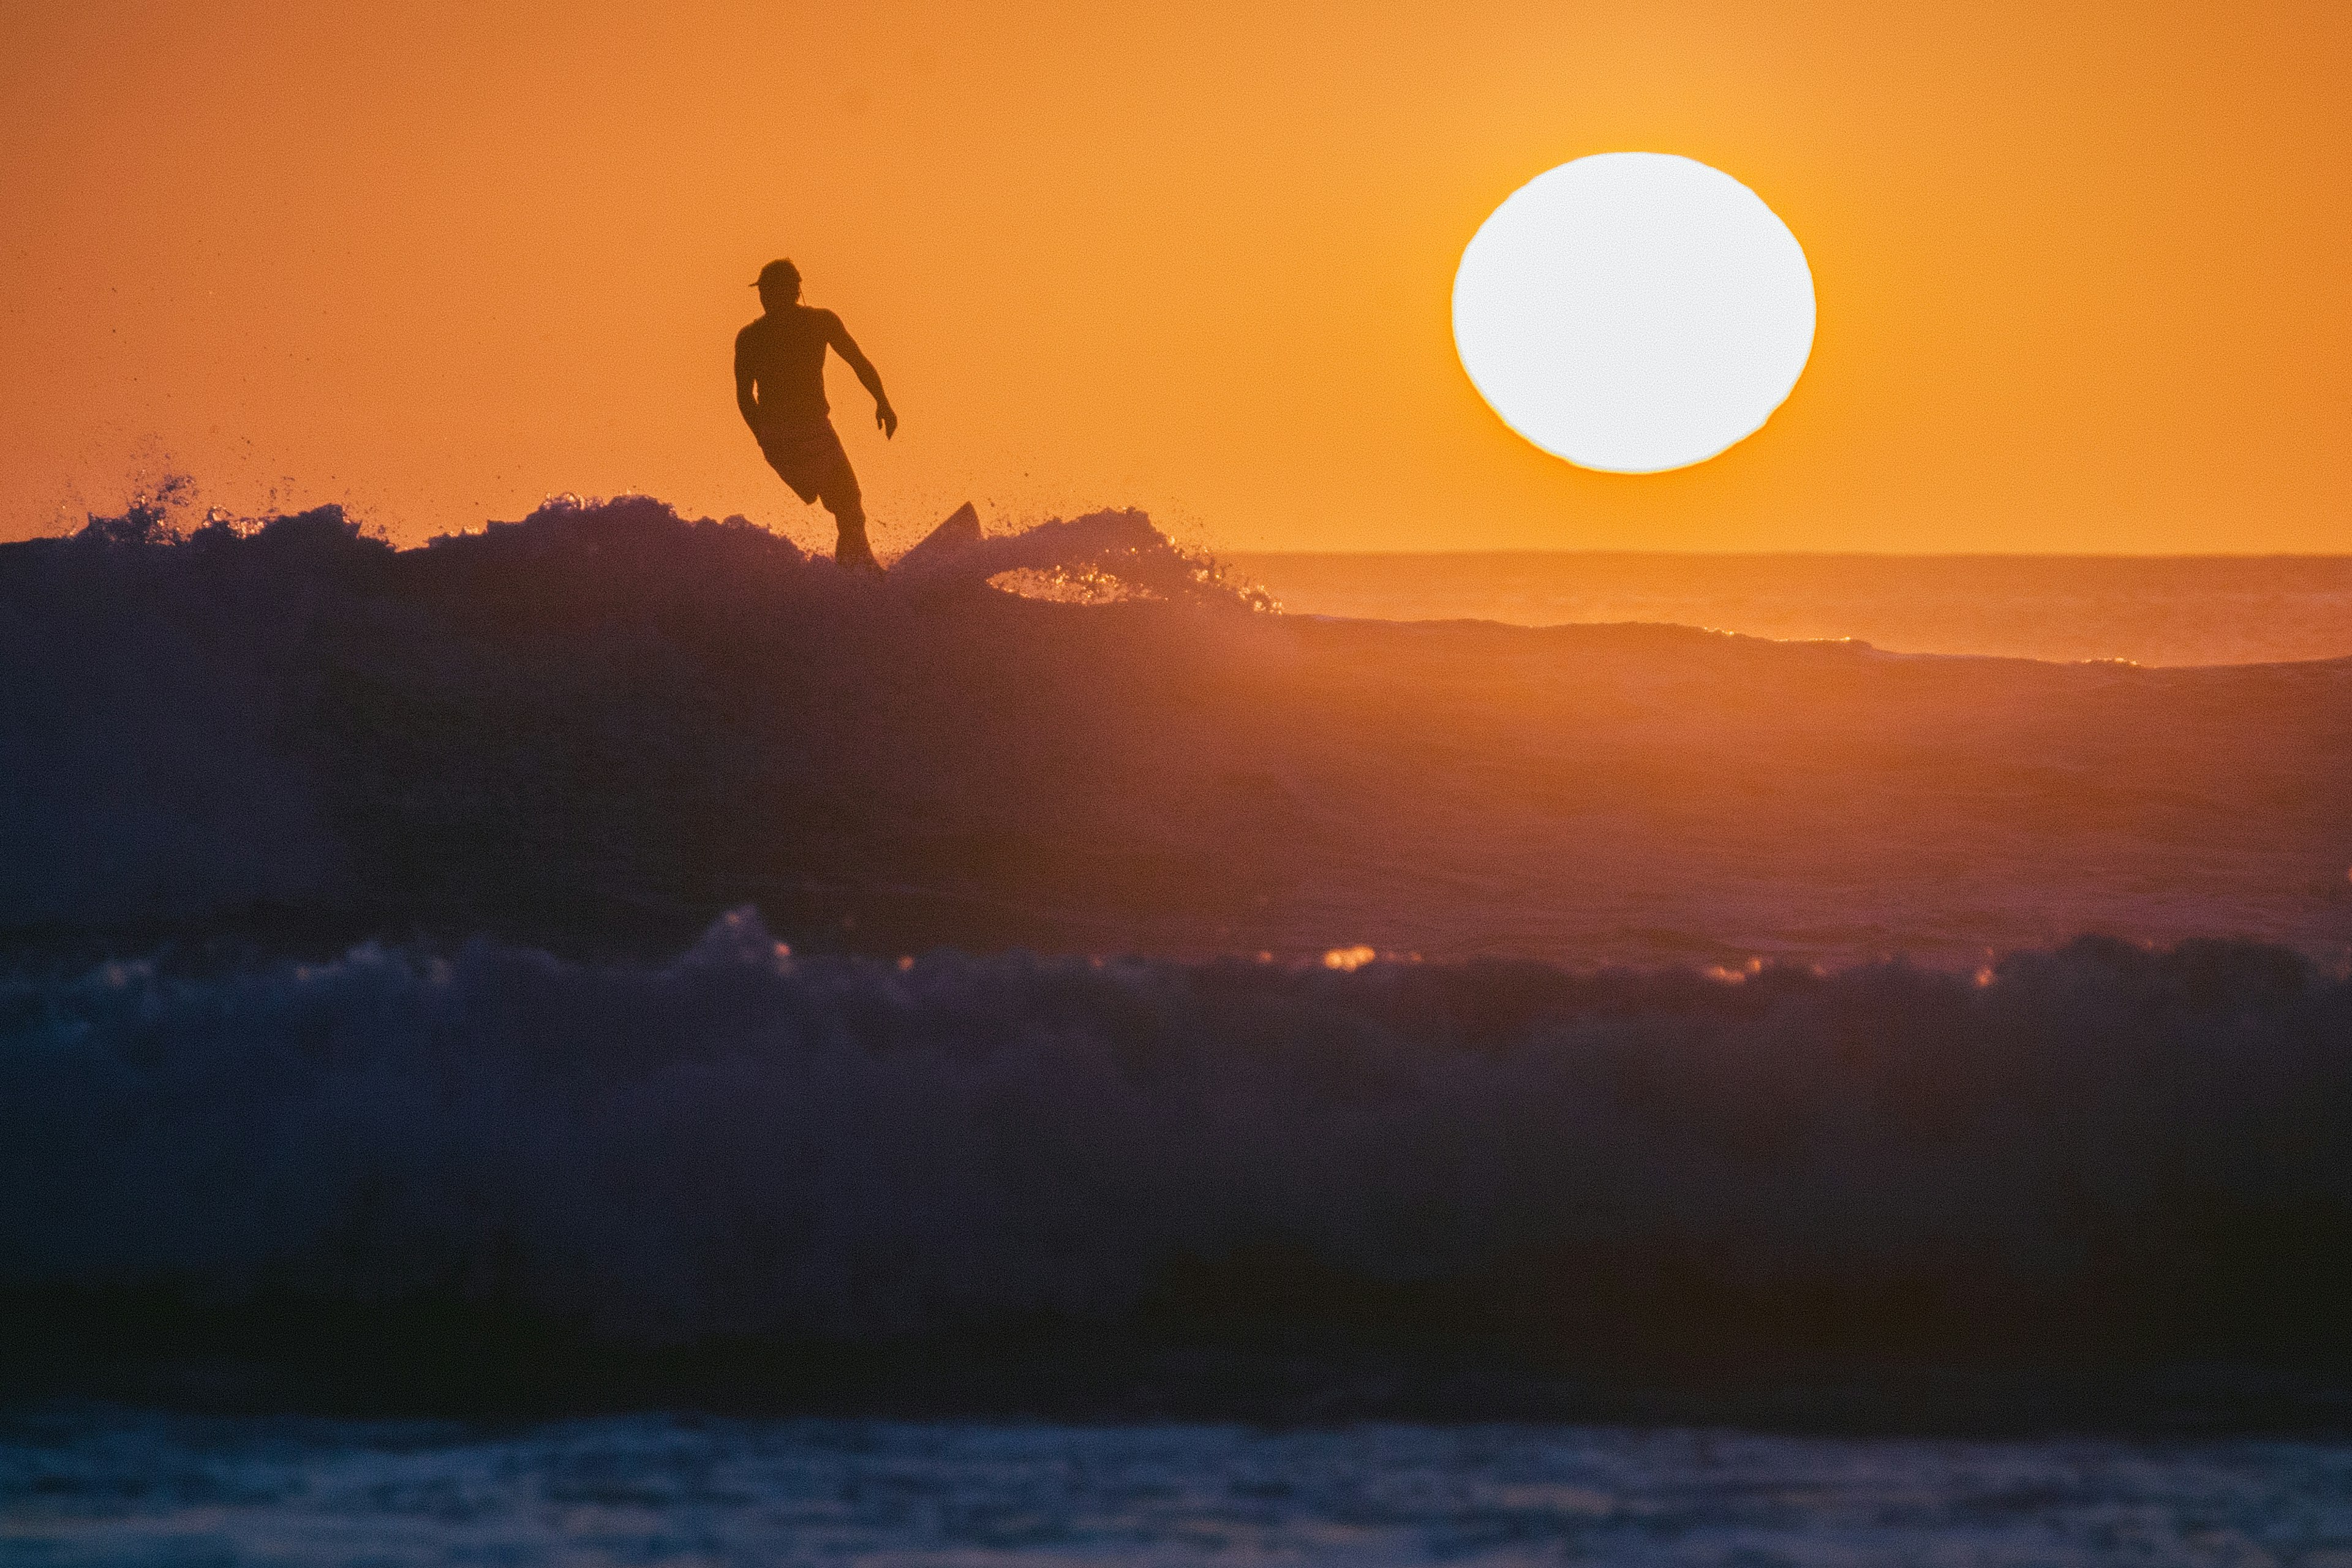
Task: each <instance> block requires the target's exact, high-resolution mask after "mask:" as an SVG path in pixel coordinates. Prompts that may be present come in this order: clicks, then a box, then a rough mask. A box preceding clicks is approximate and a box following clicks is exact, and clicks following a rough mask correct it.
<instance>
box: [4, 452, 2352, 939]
mask: <svg viewBox="0 0 2352 1568" xmlns="http://www.w3.org/2000/svg"><path fill="white" fill-rule="evenodd" d="M991 584H998V585H1001V586H1003V587H1010V588H1013V589H1015V590H1017V592H1013V593H1007V592H1000V591H997V589H996V588H995V587H992V586H991ZM1054 600H1061V601H1065V602H1060V603H1055V602H1049V601H1054ZM1271 607H1272V606H1271V605H1270V602H1269V601H1267V600H1266V599H1265V596H1264V595H1262V594H1259V593H1257V592H1255V590H1253V589H1251V588H1250V587H1249V586H1248V585H1247V584H1239V583H1236V582H1234V581H1233V580H1232V579H1231V578H1230V577H1229V576H1227V575H1226V574H1223V573H1222V572H1221V571H1220V570H1219V569H1218V568H1217V567H1216V565H1215V563H1212V562H1208V561H1205V560H1202V559H1200V558H1197V557H1195V556H1192V555H1190V554H1187V553H1186V552H1182V551H1181V550H1179V549H1178V548H1176V547H1175V546H1174V545H1173V544H1171V542H1169V541H1168V540H1167V539H1166V538H1165V537H1163V536H1162V535H1161V534H1160V533H1159V532H1158V531H1155V530H1154V529H1153V527H1152V526H1151V524H1150V521H1149V520H1148V519H1146V518H1145V517H1143V516H1142V515H1141V514H1140V513H1138V512H1132V511H1107V512H1100V513H1097V514H1094V515H1092V516H1089V517H1084V518H1078V519H1075V520H1071V521H1062V522H1054V523H1047V524H1044V525H1041V526H1038V527H1035V528H1031V529H1028V530H1025V531H1021V532H1018V533H1013V534H1005V535H1001V536H986V535H984V534H983V533H982V531H981V529H980V527H979V523H978V520H977V518H976V517H974V516H973V515H972V514H971V512H970V511H969V510H967V511H964V512H962V513H960V514H959V516H958V517H957V518H953V519H950V521H949V522H948V523H947V524H945V525H943V526H942V527H941V528H940V530H938V531H935V532H934V533H933V535H932V536H931V537H930V538H929V539H927V540H926V541H925V542H924V543H923V544H922V545H920V546H919V547H918V548H917V549H915V550H913V551H910V552H908V554H907V555H906V556H905V557H903V558H901V559H900V560H899V561H898V563H896V564H895V566H894V569H893V571H892V572H891V574H889V576H888V577H887V578H885V579H883V580H880V581H874V580H870V579H867V578H865V577H861V576H858V575H856V574H845V573H842V572H839V571H837V570H835V568H834V567H833V566H832V565H831V564H830V563H827V562H825V561H823V560H821V559H812V558H810V557H808V556H806V555H804V554H803V552H801V551H800V550H798V549H797V548H795V547H794V546H793V544H792V543H791V542H789V541H788V540H785V539H782V538H781V537H779V536H777V535H774V534H772V533H769V532H767V531H764V530H761V529H759V528H756V527H753V526H751V525H750V524H748V523H745V522H743V521H741V520H740V519H730V520H727V521H711V520H708V519H705V520H701V521H688V520H686V519H683V518H680V517H679V516H677V514H676V513H675V512H674V511H672V510H670V509H669V508H668V507H667V506H665V505H663V504H662V503H660V502H658V501H655V500H648V499H645V498H626V499H623V500H615V501H611V502H601V503H597V502H580V501H575V500H562V501H557V502H552V503H551V504H549V505H548V506H546V507H544V508H542V509H541V510H540V511H538V512H536V513H534V514H533V515H532V516H530V517H529V518H526V519H524V520H522V521H520V522H515V523H502V524H493V525H491V526H489V527H488V529H487V530H485V531H481V532H476V533H467V534H462V535H456V536H452V537H448V538H445V539H441V540H438V541H436V542H432V543H430V544H427V545H425V546H422V547H419V548H415V549H409V550H394V548H392V547H391V546H390V545H389V544H387V543H385V542H383V541H381V540H374V539H370V538H367V537H364V536H363V535H362V533H361V531H359V529H358V528H357V527H355V526H354V525H353V524H352V521H350V520H349V519H347V518H345V517H344V516H343V515H342V514H341V512H340V511H338V510H335V509H333V508H324V509H320V510H315V511H310V512H305V513H301V514H299V515H294V516H288V517H278V518H269V519H263V520H259V521H252V522H240V521H235V520H230V519H225V518H215V519H212V520H209V521H205V523H204V524H203V525H202V526H199V527H195V528H192V529H187V530H177V529H174V528H173V527H172V526H171V525H170V523H169V522H168V521H167V518H166V516H165V512H164V510H163V509H162V508H160V507H157V506H143V507H140V508H134V509H133V510H131V512H128V513H126V514H125V515H124V516H122V517H119V518H111V519H95V520H93V521H91V522H90V524H89V527H88V528H87V529H86V530H84V531H82V532H81V533H79V534H78V535H76V536H74V537H72V538H67V539H52V540H40V541H35V542H28V543H17V544H8V545H0V667H5V669H6V671H7V679H5V681H0V951H5V952H45V953H48V954H51V955H53V956H59V955H61V956H68V957H71V956H76V955H79V956H81V957H90V956H98V955H103V954H108V953H121V952H142V951H146V950H148V949H150V948H152V947H153V946H154V945H156V944H157V943H159V942H164V941H167V940H168V941H178V942H196V943H202V942H208V941H212V940H215V939H218V938H220V937H223V936H237V937H244V938H249V939H252V940H255V941H257V942H261V943H262V944H263V945H265V946H267V947H268V948H270V949H271V950H272V951H289V952H306V953H311V954H331V953H335V952H341V951H343V950H344V949H345V948H347V947H349V946H350V945H352V943H353V942H359V941H362V940H364V939H367V938H371V937H380V938H384V939H387V940H390V941H394V942H406V941H409V940H411V939H413V938H415V937H417V936H419V935H425V936H429V937H430V938H432V939H434V940H437V941H442V942H459V941H463V940H465V939H466V938H467V937H470V936H473V935H476V934H488V935H489V936H492V937H496V938H500V939H505V940H511V941H519V942H527V943H530V944H531V945H537V946H543V947H546V948H549V949H550V950H551V951H555V952H561V953H563V954H566V955H569V956H573V957H581V956H604V957H629V958H633V959H636V960H640V961H644V960H648V959H651V958H654V957H657V956H659V955H660V954H662V953H664V952H671V951H675V950H676V949H677V948H678V947H680V946H682V945H684V944H685V943H687V942H691V941H692V940H693V938H694V936H695V933H697V932H698V931H701V930H702V929H703V928H704V927H705V926H706V925H707V924H708V923H709V921H710V920H711V919H712V918H713V917H714V916H715V915H717V914H718V913H719V912H720V911H722V910H728V909H731V908H735V907H738V906H741V905H745V904H751V905H756V906H757V907H758V908H759V909H760V910H761V913H762V915H763V917H764V918H765V919H766V920H767V921H769V923H770V925H771V926H772V928H773V929H774V930H775V931H777V933H778V934H779V935H780V936H781V937H782V938H783V939H784V940H786V941H789V942H792V943H793V944H794V945H795V946H796V947H798V948H800V949H802V950H803V951H804V952H807V951H816V950H834V951H858V952H868V953H876V954H879V955H882V956H896V955H897V954H898V953H902V952H918V951H921V950H923V949H925V948H929V947H932V946H937V945H941V944H950V945H954V946H958V947H962V948H966V949H971V950H994V949H1002V948H1006V947H1012V946H1025V947H1029V948H1032V949H1035V950H1042V951H1057V952H1158V953H1162V954H1173V955H1182V956H1192V957H1205V956H1209V955H1213V954H1215V953H1220V952H1241V953H1255V952H1261V951H1264V952H1271V953H1273V954H1275V955H1276V956H1277V957H1280V958H1285V959H1297V958H1300V957H1305V956H1311V955H1315V954H1319V953H1320V952H1323V951H1325V950H1326V949H1329V948H1343V949H1348V948H1358V947H1361V948H1364V949H1368V950H1370V951H1372V952H1422V953H1425V954H1428V955H1430V956H1432V957H1439V956H1451V957H1467V956H1475V955H1480V954H1496V953H1509V954H1516V955H1522V956H1528V957H1534V958H1540V959H1545V960H1550V961H1559V962H1565V963H1573V964H1591V963H1610V962H1618V963H1637V964H1657V963H1695V964H1700V965H1705V964H1709V963H1717V964H1725V965H1728V966H1732V967H1737V966H1738V965H1740V964H1743V963H1747V962H1748V960H1749V959H1750V958H1751V957H1757V956H1763V957H1768V958H1769V957H1779V958H1783V959H1788V960H1791V961H1801V962H1817V963H1833V964H1849V963H1854V962H1856V961H1858V960H1862V959H1865V958H1869V957H1874V956H1883V955H1885V954H1889V953H1894V952H1909V953H1912V954H1915V955H1917V956H1920V957H1921V958H1923V959H1925V960H1928V961H1932V962H1935V963H1944V964H1949V965H1954V966H1959V967H1967V968H1974V967H1975V966H1976V965H1977V964H1979V963H1981V962H1983V960H1984V958H1985V956H1986V954H1987V953H1988V952H1991V951H1999V950H2002V949H2008V948H2023V947H2037V946H2048V945H2052V944H2053V943H2057V942H2063V941H2064V940H2066V939H2067V938H2068V937H2071V936H2073V935H2074V934H2075V933H2077V932H2080V931H2086V930H2089V931H2108V932H2112V933H2114V934H2116V935H2120V936H2124V937H2128V938H2131V939H2134V940H2138V941H2144V942H2154V943H2158V944H2165V943H2171V942H2179V941H2182V940H2186V939H2189V938H2199V937H2214V938H2234V937H2245V938H2254V939H2261V940H2266V941H2274V942H2283V943H2286V944H2289V945H2292V946H2294V947H2296V948H2297V949H2299V950H2300V951H2304V952H2308V953H2311V954H2314V955H2315V956H2316V957H2319V958H2320V959H2322V960H2323V961H2325V962H2328V963H2340V962H2341V961H2342V960H2343V959H2344V958H2345V957H2346V955H2347V949H2346V945H2345V943H2346V932H2347V930H2352V927H2347V924H2346V920H2347V910H2352V882H2347V877H2346V868H2347V862H2352V838H2347V837H2346V833H2345V827H2344V824H2345V823H2346V821H2347V813H2346V810H2345V806H2346V796H2345V789H2344V783H2343V773H2344V770H2343V759H2344V757H2345V756H2346V755H2347V754H2352V660H2347V661H2336V662H2334V663H2316V664H2308V665H2299V666H2269V667H2249V668H2234V669H2172V670H2157V669H2135V668H2116V667H2087V666H2073V667H2064V666H2053V665H2038V664H2032V663H2029V662H2026V661H2022V660H1999V659H1958V658H1949V659H1946V658H1901V657H1895V656H1889V655H1885V654H1880V653H1876V652H1874V651H1872V650H1870V649H1867V648H1863V647H1852V646H1845V645H1834V644H1790V643H1772V642H1765V641H1761V640H1759V639H1754V638H1743V637H1726V636H1718V635H1710V634H1706V633H1703V632H1699V631H1696V630H1692V629H1689V628H1682V627H1672V626H1565V627H1555V628H1549V629H1543V630H1536V629H1528V628H1518V627H1508V626H1493V625H1485V624H1478V623H1468V622H1461V623H1446V624H1434V623H1433V624H1424V625H1411V626H1407V625H1397V624H1390V623H1383V622H1370V621H1340V620H1325V619H1320V618H1317V617H1307V616H1285V615H1278V614H1259V613H1254V612H1257V611H1263V610H1267V609H1270V608H1271Z"/></svg>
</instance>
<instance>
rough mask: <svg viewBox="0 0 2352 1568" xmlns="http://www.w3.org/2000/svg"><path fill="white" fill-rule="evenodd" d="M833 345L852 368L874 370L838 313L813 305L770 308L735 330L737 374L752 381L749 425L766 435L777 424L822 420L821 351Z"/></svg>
mask: <svg viewBox="0 0 2352 1568" xmlns="http://www.w3.org/2000/svg"><path fill="white" fill-rule="evenodd" d="M828 348H830V349H833V350H834V351H835V352H836V353H839V354H840V355H841V357H842V358H843V359H844V360H845V361H847V362H848V363H849V365H850V367H851V368H852V369H853V370H858V371H860V372H862V373H863V374H865V375H868V376H870V375H871V374H873V367H872V366H871V365H869V364H867V363H866V356H865V355H864V354H863V353H859V352H858V348H857V344H856V342H852V341H851V339H850V336H849V333H848V331H846V330H845V328H844V327H843V326H842V324H841V318H840V317H839V316H836V315H835V314H834V313H833V312H832V311H831V310H818V309H817V308H816V307H814V306H813V305H793V306H791V307H789V308H787V309H786V310H782V311H780V312H771V313H769V314H768V315H764V316H762V317H761V318H760V319H759V320H758V321H753V322H752V323H751V325H750V326H748V327H745V328H744V329H743V330H742V331H740V332H738V333H736V334H735V379H736V380H737V382H738V383H742V382H747V381H748V382H749V383H751V401H752V406H753V407H754V408H756V409H757V410H758V416H757V418H756V419H755V420H754V421H753V426H752V427H753V428H754V429H756V430H759V431H761V433H762V434H765V433H766V432H767V431H768V430H771V429H774V428H776V427H778V426H785V425H793V424H801V423H806V422H810V421H814V420H818V419H823V418H824V416H825V414H826V412H827V410H828V408H829V407H830V405H828V404H827V403H826V402H825V400H824V351H825V350H826V349H828Z"/></svg>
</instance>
